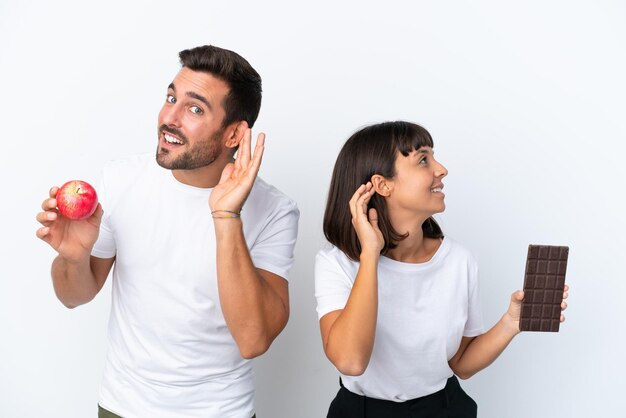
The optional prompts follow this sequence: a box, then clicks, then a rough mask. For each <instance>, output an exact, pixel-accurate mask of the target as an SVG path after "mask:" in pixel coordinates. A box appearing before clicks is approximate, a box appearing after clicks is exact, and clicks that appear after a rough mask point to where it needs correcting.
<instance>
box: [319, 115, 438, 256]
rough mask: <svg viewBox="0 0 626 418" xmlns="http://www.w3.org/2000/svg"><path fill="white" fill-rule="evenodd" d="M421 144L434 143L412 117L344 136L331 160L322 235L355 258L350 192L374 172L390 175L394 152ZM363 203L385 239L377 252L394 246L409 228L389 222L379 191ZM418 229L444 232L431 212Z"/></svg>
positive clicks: (429, 234)
mask: <svg viewBox="0 0 626 418" xmlns="http://www.w3.org/2000/svg"><path fill="white" fill-rule="evenodd" d="M424 146H427V147H433V139H432V137H431V136H430V134H429V133H428V131H427V130H426V129H424V128H423V127H421V126H419V125H417V124H415V123H410V122H403V121H398V122H384V123H380V124H377V125H371V126H367V127H365V128H363V129H361V130H359V131H357V132H355V133H354V134H353V135H352V136H351V137H350V138H349V139H348V140H347V141H346V143H345V144H344V146H343V148H342V149H341V151H340V152H339V156H338V157H337V161H336V162H335V168H334V170H333V176H332V179H331V182H330V189H329V191H328V200H327V202H326V210H325V212H324V235H325V236H326V239H327V240H328V241H329V242H330V243H331V244H333V245H335V246H336V247H337V248H339V249H340V250H341V251H343V252H344V253H345V254H346V255H347V256H348V257H350V258H351V259H353V260H355V261H356V260H358V259H359V255H360V253H361V245H360V243H359V239H358V237H357V235H356V232H355V230H354V227H353V226H352V215H351V214H350V208H349V206H348V204H349V201H350V198H351V197H352V195H354V192H356V189H358V188H359V186H360V185H361V184H365V183H367V182H368V181H370V179H371V178H372V176H373V175H374V174H379V175H381V176H383V177H385V178H393V177H395V175H396V168H395V163H396V156H397V153H398V152H400V153H401V154H402V155H404V156H405V157H406V156H408V155H409V154H410V153H411V152H413V151H414V150H418V149H419V148H421V147H424ZM368 207H369V208H374V209H376V212H377V213H378V227H379V228H380V230H381V232H382V234H383V238H384V239H385V245H384V247H383V249H382V251H381V254H385V253H387V251H389V250H390V249H393V248H396V247H397V246H398V242H399V241H401V240H403V239H405V238H406V237H407V236H408V233H405V234H400V233H398V231H396V230H395V229H394V228H393V226H392V225H391V221H390V219H389V212H388V209H387V203H386V201H385V198H384V197H382V196H380V195H379V194H374V196H372V198H371V199H370V202H369V205H368ZM422 230H423V231H424V236H425V237H429V238H442V237H443V232H442V231H441V228H440V227H439V225H438V224H437V222H436V221H435V220H434V219H433V218H432V217H430V218H428V219H427V220H426V221H425V222H424V223H423V224H422Z"/></svg>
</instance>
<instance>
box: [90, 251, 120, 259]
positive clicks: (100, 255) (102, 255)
mask: <svg viewBox="0 0 626 418" xmlns="http://www.w3.org/2000/svg"><path fill="white" fill-rule="evenodd" d="M91 255H92V256H94V257H97V258H113V257H115V252H113V253H111V252H109V251H102V250H96V249H93V250H91Z"/></svg>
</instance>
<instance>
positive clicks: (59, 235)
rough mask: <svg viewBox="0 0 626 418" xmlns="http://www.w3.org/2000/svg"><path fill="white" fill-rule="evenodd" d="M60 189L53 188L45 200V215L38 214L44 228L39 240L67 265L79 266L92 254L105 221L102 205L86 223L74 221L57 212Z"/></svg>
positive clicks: (84, 221) (38, 234)
mask: <svg viewBox="0 0 626 418" xmlns="http://www.w3.org/2000/svg"><path fill="white" fill-rule="evenodd" d="M58 191H59V188H58V187H56V186H55V187H53V188H51V189H50V197H49V198H47V199H46V200H44V201H43V203H42V204H41V208H42V209H43V212H39V213H38V214H37V221H38V222H39V223H40V224H42V225H43V227H41V228H39V229H38V230H37V237H39V238H40V239H41V240H43V241H45V242H47V243H48V244H49V245H50V246H51V247H52V248H54V250H56V251H57V252H58V253H59V255H60V256H61V257H63V258H64V259H65V260H66V261H67V262H70V263H78V262H80V261H81V260H84V259H85V258H88V257H89V256H90V254H91V249H92V248H93V246H94V244H95V243H96V240H97V239H98V234H99V231H100V222H101V220H102V214H103V213H104V212H103V210H102V206H101V205H100V204H99V203H98V205H97V207H96V210H95V212H94V213H93V214H92V215H91V216H89V217H88V218H86V219H83V220H71V219H69V218H67V217H65V216H62V215H61V214H60V213H59V211H58V210H57V199H56V197H57V192H58Z"/></svg>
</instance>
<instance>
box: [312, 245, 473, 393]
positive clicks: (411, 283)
mask: <svg viewBox="0 0 626 418" xmlns="http://www.w3.org/2000/svg"><path fill="white" fill-rule="evenodd" d="M358 268H359V263H358V262H356V261H353V260H350V259H349V258H348V257H347V256H346V255H345V254H344V253H343V252H342V251H340V250H339V249H338V248H336V247H334V246H331V247H330V248H327V249H323V250H321V251H319V252H318V254H317V257H316V261H315V296H316V298H317V313H318V317H319V318H322V317H323V316H324V315H326V314H327V313H329V312H332V311H336V310H338V309H343V308H344V307H345V305H346V302H347V300H348V297H349V296H350V291H351V289H352V285H353V284H354V280H355V278H356V275H357V271H358ZM482 332H483V324H482V313H481V308H480V297H479V290H478V268H477V264H476V261H475V260H474V258H473V257H472V255H471V254H470V253H469V252H468V251H467V250H466V249H465V248H463V247H462V246H461V245H460V244H458V243H457V242H456V241H454V240H452V239H451V238H449V237H446V238H445V239H443V241H442V243H441V245H440V247H439V249H438V250H437V252H436V253H435V255H434V256H433V257H432V258H431V259H430V260H429V261H427V262H425V263H403V262H399V261H395V260H392V259H390V258H388V257H385V256H381V257H380V261H379V264H378V320H377V324H376V336H375V341H374V349H373V352H372V357H371V359H370V362H369V365H368V367H367V369H366V370H365V372H364V373H363V374H362V375H361V376H344V375H342V376H341V377H342V381H343V384H344V386H345V387H346V388H347V389H348V390H350V391H351V392H353V393H356V394H359V395H365V396H368V397H372V398H377V399H386V400H390V401H396V402H402V401H406V400H409V399H414V398H418V397H421V396H425V395H429V394H431V393H434V392H437V391H438V390H441V389H442V388H443V387H444V386H445V384H446V380H447V379H448V378H449V377H450V376H452V375H453V372H452V370H451V369H450V367H449V366H448V360H450V359H451V358H452V357H453V356H454V354H455V353H456V352H457V350H458V348H459V345H460V343H461V337H463V336H465V337H474V336H477V335H480V334H482Z"/></svg>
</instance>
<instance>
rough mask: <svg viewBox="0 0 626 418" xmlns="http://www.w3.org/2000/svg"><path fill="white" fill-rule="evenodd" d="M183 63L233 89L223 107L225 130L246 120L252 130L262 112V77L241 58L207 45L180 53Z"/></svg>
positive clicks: (233, 53) (226, 50) (230, 52)
mask: <svg viewBox="0 0 626 418" xmlns="http://www.w3.org/2000/svg"><path fill="white" fill-rule="evenodd" d="M178 56H179V58H180V63H181V65H182V66H183V67H187V68H189V69H190V70H193V71H201V72H205V73H209V74H211V75H212V76H214V77H216V78H219V79H220V80H223V81H224V82H226V84H228V87H229V89H230V91H229V93H228V95H227V96H226V98H225V99H224V102H223V103H222V106H223V107H224V110H225V111H226V116H224V122H223V123H222V127H225V126H228V125H230V124H231V123H233V122H236V121H240V120H245V121H246V122H248V126H249V127H250V128H252V126H253V125H254V122H255V121H256V118H257V117H258V116H259V110H260V109H261V93H262V89H261V76H260V75H259V73H257V72H256V70H255V69H254V68H252V66H251V65H250V63H249V62H248V61H246V60H245V59H244V58H243V57H242V56H241V55H239V54H237V53H235V52H233V51H229V50H228V49H223V48H218V47H216V46H213V45H204V46H199V47H196V48H192V49H185V50H184V51H180V53H179V54H178Z"/></svg>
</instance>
